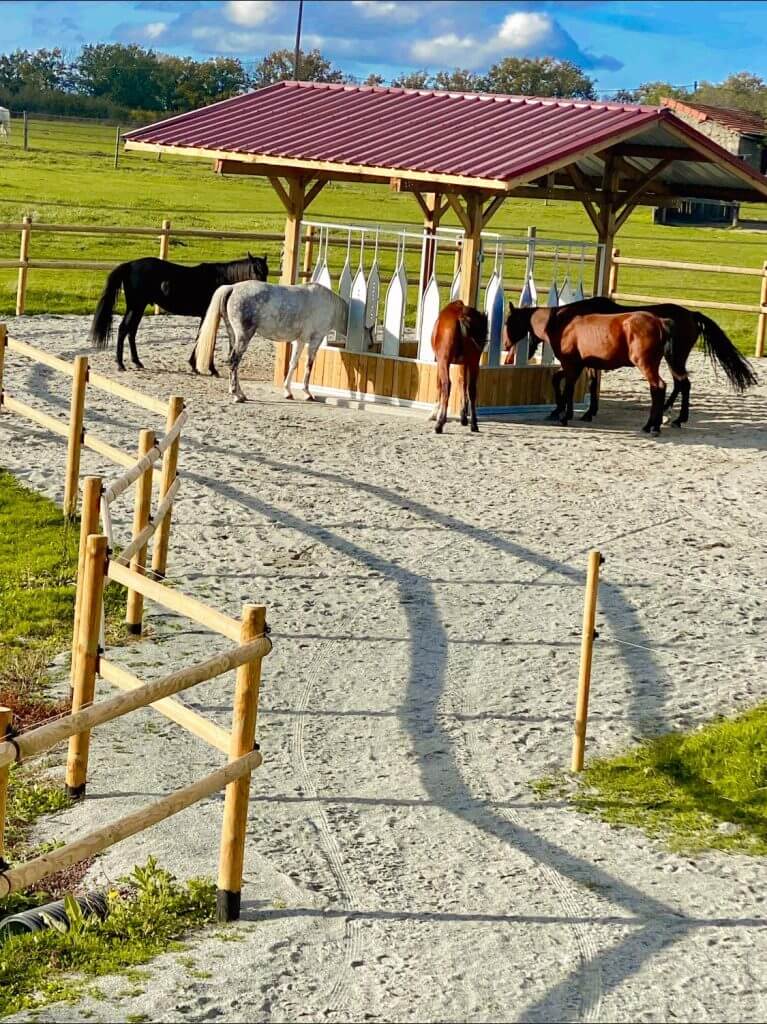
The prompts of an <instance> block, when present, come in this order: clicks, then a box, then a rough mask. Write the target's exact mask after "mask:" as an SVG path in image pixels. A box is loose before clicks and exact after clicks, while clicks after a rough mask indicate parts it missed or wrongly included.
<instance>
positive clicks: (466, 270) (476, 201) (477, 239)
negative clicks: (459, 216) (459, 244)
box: [460, 192, 482, 306]
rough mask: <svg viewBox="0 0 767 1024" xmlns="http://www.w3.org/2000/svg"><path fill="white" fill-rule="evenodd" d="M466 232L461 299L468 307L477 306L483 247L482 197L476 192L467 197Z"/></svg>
mask: <svg viewBox="0 0 767 1024" xmlns="http://www.w3.org/2000/svg"><path fill="white" fill-rule="evenodd" d="M464 231H465V234H464V238H463V252H462V254H461V295H460V297H461V299H462V300H463V301H464V302H465V303H466V305H467V306H476V304H477V293H478V292H479V276H480V257H481V245H482V197H481V196H480V195H477V193H476V192H469V193H468V194H467V196H466V225H465V227H464Z"/></svg>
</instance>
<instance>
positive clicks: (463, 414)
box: [461, 365, 473, 429]
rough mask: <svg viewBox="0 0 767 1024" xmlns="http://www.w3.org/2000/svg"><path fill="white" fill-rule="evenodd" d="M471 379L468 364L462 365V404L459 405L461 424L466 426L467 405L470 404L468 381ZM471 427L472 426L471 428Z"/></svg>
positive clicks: (467, 419) (467, 421)
mask: <svg viewBox="0 0 767 1024" xmlns="http://www.w3.org/2000/svg"><path fill="white" fill-rule="evenodd" d="M470 381H471V372H470V370H469V367H468V365H464V367H463V405H462V406H461V426H462V427H467V426H468V425H469V407H470V405H471V398H470V397H469V382H470ZM472 429H473V428H472Z"/></svg>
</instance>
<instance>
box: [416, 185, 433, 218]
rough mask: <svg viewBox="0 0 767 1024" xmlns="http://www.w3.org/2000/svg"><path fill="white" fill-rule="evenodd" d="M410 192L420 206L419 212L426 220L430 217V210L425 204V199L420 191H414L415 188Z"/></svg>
mask: <svg viewBox="0 0 767 1024" xmlns="http://www.w3.org/2000/svg"><path fill="white" fill-rule="evenodd" d="M411 194H412V196H413V198H414V199H415V201H416V202H417V203H418V205H419V206H420V207H421V213H422V214H423V217H424V220H428V219H429V218H430V217H431V214H432V211H431V210H430V209H429V207H428V206H427V204H426V200H425V199H424V197H423V196H422V195H421V193H420V192H418V191H416V189H413V191H412V193H411Z"/></svg>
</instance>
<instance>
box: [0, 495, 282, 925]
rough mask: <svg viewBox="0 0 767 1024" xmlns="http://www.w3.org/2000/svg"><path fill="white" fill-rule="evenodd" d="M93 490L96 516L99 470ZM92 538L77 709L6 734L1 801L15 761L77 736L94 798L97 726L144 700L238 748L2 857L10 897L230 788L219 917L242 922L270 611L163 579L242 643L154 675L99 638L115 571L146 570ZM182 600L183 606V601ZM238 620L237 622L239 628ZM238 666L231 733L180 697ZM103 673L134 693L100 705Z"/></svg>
mask: <svg viewBox="0 0 767 1024" xmlns="http://www.w3.org/2000/svg"><path fill="white" fill-rule="evenodd" d="M86 490H87V492H88V494H90V495H91V496H92V497H91V499H89V502H88V505H89V508H90V509H91V511H90V516H91V519H92V518H93V516H94V512H93V508H92V506H93V505H94V500H95V496H98V495H99V494H101V492H102V491H103V482H102V481H101V480H99V479H98V478H89V480H88V486H87V488H86ZM83 540H84V543H81V552H82V549H83V548H84V558H83V559H82V560H81V571H80V572H79V574H78V584H77V597H76V600H75V625H74V633H75V639H74V641H73V652H74V654H73V673H72V679H73V691H72V712H71V713H70V714H69V715H66V716H65V717H63V718H60V719H57V720H55V721H52V722H47V723H45V724H44V725H41V726H38V727H37V728H35V729H32V730H30V731H28V732H26V733H22V734H20V735H18V736H15V737H14V738H13V739H12V740H10V739H3V738H2V736H0V808H1V807H4V806H5V799H6V791H7V786H8V772H7V771H6V768H7V766H9V765H10V764H12V763H23V762H24V761H26V760H28V759H29V758H31V757H35V756H37V755H39V754H41V753H44V752H45V751H47V750H50V749H51V748H53V747H55V746H56V745H57V744H59V743H61V742H62V741H63V740H67V739H68V740H69V751H68V755H67V776H66V777H67V789H68V791H69V793H70V795H71V796H72V797H73V798H75V799H82V798H84V796H85V792H86V784H87V778H88V753H89V747H90V734H91V730H92V729H94V728H96V727H97V726H99V725H103V724H105V723H106V722H111V721H114V720H115V719H118V718H122V717H123V716H124V715H127V714H129V713H131V712H133V711H136V710H138V709H139V708H145V707H152V708H154V709H155V710H156V711H159V712H160V713H161V714H164V715H165V716H166V717H168V718H170V719H171V720H173V721H175V722H177V723H178V724H179V725H181V726H182V727H183V728H185V729H187V730H188V731H189V732H191V733H193V734H194V735H196V736H199V737H200V738H202V739H204V740H205V741H206V742H207V743H209V744H210V745H211V746H213V747H215V748H216V749H218V750H224V751H225V752H226V753H227V754H228V755H229V764H228V765H227V766H226V767H224V768H220V769H218V770H217V771H214V772H212V773H211V774H209V775H206V776H205V777H204V778H202V779H200V780H198V781H197V782H194V783H192V784H191V785H189V786H186V787H184V788H183V789H179V790H177V791H176V792H174V793H171V794H170V795H169V796H166V797H163V798H162V799H161V800H158V801H156V802H155V803H153V804H149V805H148V806H146V807H144V808H142V809H141V810H139V811H136V812H134V813H132V814H129V815H126V816H125V817H123V818H120V819H119V820H118V821H116V822H114V823H112V824H111V825H108V826H105V827H104V828H100V829H97V830H96V831H94V832H91V833H89V834H88V835H86V836H85V837H83V838H82V839H78V840H75V841H74V842H71V843H68V844H67V845H66V846H63V847H61V848H60V849H57V850H53V851H51V852H48V853H45V854H43V855H42V856H40V857H37V858H35V859H34V860H31V861H29V862H28V863H26V864H22V865H19V866H16V867H13V868H7V867H6V866H5V865H0V868H3V867H4V868H5V870H0V899H2V898H3V897H4V896H6V895H7V894H8V893H11V892H17V891H19V890H20V889H24V888H26V887H27V886H30V885H33V884H35V883H36V882H39V881H41V880H42V879H43V878H45V877H46V876H48V875H50V874H52V873H54V872H56V871H61V870H62V869H64V868H66V867H70V866H72V865H73V864H76V863H78V862H79V861H82V860H84V859H86V858H88V857H91V856H93V855H94V854H96V853H99V852H101V851H102V850H105V849H107V848H108V847H110V846H112V845H114V844H115V843H117V842H120V841H121V840H123V839H126V838H128V837H129V836H132V835H135V834H136V833H138V832H142V831H144V830H145V829H147V828H149V827H150V826H151V825H153V824H156V823H157V822H159V821H163V820H164V819H165V818H168V817H170V816H171V815H173V814H176V813H178V812H179V811H181V810H183V809H184V808H186V807H190V806H191V805H192V804H194V803H197V802H198V801H199V800H202V799H203V798H205V797H207V796H209V795H210V794H211V793H214V792H216V791H218V790H221V789H224V788H226V797H225V801H224V816H223V822H222V826H221V841H220V852H219V869H218V896H217V916H218V919H219V920H221V921H230V920H234V919H236V918H237V917H239V914H240V891H241V888H242V877H243V864H244V853H245V833H246V825H247V814H248V799H249V790H250V774H251V772H252V771H253V769H255V768H257V767H259V765H260V764H261V754H260V753H259V751H258V746H257V744H256V743H255V734H256V720H257V712H258V697H259V689H260V680H261V662H262V660H263V658H265V657H266V656H267V655H268V654H269V652H270V651H271V649H272V643H271V640H270V639H269V637H268V635H267V633H268V627H267V625H266V609H265V608H264V607H263V606H262V605H249V604H246V605H244V606H243V609H242V617H241V620H240V621H239V622H237V621H236V620H234V619H231V618H229V616H224V615H222V614H221V613H220V612H218V611H216V609H213V608H208V607H207V606H204V605H202V604H201V602H198V601H195V600H194V599H193V598H190V597H188V596H187V595H184V594H180V593H178V592H177V591H171V590H169V589H168V588H167V587H165V586H162V585H161V584H155V585H154V586H153V587H152V589H151V591H150V592H149V593H148V594H147V596H148V597H150V598H151V599H152V600H155V601H158V602H159V603H160V604H161V605H162V606H163V607H166V608H172V609H174V610H179V609H180V608H181V609H186V611H185V612H182V613H185V614H190V615H191V617H193V618H195V620H196V621H204V622H207V623H209V624H210V625H211V626H212V628H213V629H215V630H216V631H218V632H220V633H223V634H224V635H227V636H230V635H231V634H232V633H233V632H234V633H236V639H237V641H238V643H237V646H236V647H234V648H232V649H230V650H228V651H224V652H222V653H220V654H216V655H214V656H213V657H211V658H208V659H207V660H206V661H203V662H201V663H199V664H196V665H192V666H190V667H188V668H184V669H180V670H179V671H177V672H172V673H171V674H170V675H166V676H164V677H162V678H161V679H157V680H153V681H151V682H144V681H143V680H141V679H139V678H138V677H137V676H134V675H133V674H132V673H130V672H128V671H127V670H126V669H123V668H122V667H121V666H119V665H116V664H114V663H113V662H111V661H108V660H107V659H106V657H105V655H104V652H103V651H102V650H101V648H100V646H99V633H100V626H101V610H102V608H103V595H104V587H105V584H106V581H107V579H108V578H109V579H118V580H119V581H120V582H122V583H123V584H124V585H125V586H127V587H129V588H131V587H135V585H136V583H137V581H138V582H146V581H145V580H144V578H143V577H142V576H141V575H140V574H139V573H138V572H134V571H132V570H130V569H127V570H124V571H123V568H122V567H119V566H117V569H118V570H119V571H118V572H117V573H116V574H115V573H114V572H113V569H114V568H115V567H116V563H115V562H113V561H110V559H109V556H108V551H107V537H106V536H99V535H96V534H90V535H88V536H86V537H84V538H83ZM179 602H182V604H181V605H179ZM203 610H204V611H203ZM232 625H233V626H234V627H235V629H232V628H231V626H232ZM233 669H236V670H237V684H236V688H235V696H234V705H233V710H232V727H231V731H230V732H229V733H227V732H226V730H224V729H222V728H221V727H220V726H218V725H216V724H215V723H214V722H210V721H209V720H208V719H206V718H205V717H204V716H203V715H200V714H198V713H197V712H195V711H193V710H192V709H191V708H187V707H184V705H183V704H180V703H179V702H177V701H174V700H171V699H170V698H171V697H172V696H173V695H175V694H178V693H181V692H182V691H184V690H188V689H190V688H191V687H193V686H197V685H199V684H200V683H204V682H207V681H209V680H211V679H214V678H216V677H218V676H220V675H223V674H224V673H226V672H229V671H231V670H233ZM98 678H102V679H105V680H107V681H111V682H113V683H114V684H115V685H117V686H118V687H119V688H120V689H122V690H124V691H126V692H123V693H119V694H117V695H116V696H114V697H110V698H108V699H106V700H102V701H98V702H96V703H94V698H95V689H96V681H97V679H98ZM6 717H7V716H6ZM0 724H2V723H0ZM3 732H4V729H3ZM1 848H2V820H0V849H1Z"/></svg>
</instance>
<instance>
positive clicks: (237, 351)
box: [229, 325, 255, 402]
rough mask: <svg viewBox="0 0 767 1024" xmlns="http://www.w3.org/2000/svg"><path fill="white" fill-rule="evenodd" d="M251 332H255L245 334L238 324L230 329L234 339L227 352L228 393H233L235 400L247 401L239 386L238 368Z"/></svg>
mask: <svg viewBox="0 0 767 1024" xmlns="http://www.w3.org/2000/svg"><path fill="white" fill-rule="evenodd" d="M253 333H255V332H254V331H252V332H251V334H250V335H248V334H246V333H245V330H244V329H243V328H242V327H241V326H239V325H238V327H237V328H235V329H234V330H233V331H232V334H233V338H234V340H233V341H232V342H231V349H230V352H229V394H230V395H234V400H235V402H247V400H248V399H247V396H246V394H245V392H244V391H243V390H242V388H241V387H240V373H239V368H240V363H241V362H242V360H243V357H244V355H245V352H246V351H247V348H248V344H249V343H250V339H251V338H252V337H253Z"/></svg>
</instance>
